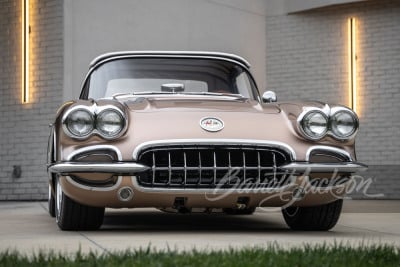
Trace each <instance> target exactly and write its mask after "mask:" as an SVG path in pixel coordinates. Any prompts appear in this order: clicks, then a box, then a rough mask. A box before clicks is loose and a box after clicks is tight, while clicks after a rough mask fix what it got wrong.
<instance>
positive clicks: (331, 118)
mask: <svg viewBox="0 0 400 267" xmlns="http://www.w3.org/2000/svg"><path fill="white" fill-rule="evenodd" d="M298 129H299V130H300V133H301V134H302V135H303V136H304V137H305V138H307V139H310V140H314V141H316V140H320V139H322V138H324V137H325V136H327V135H330V136H332V137H333V138H335V139H338V140H347V139H350V138H352V137H353V136H354V135H355V134H356V132H357V130H358V118H357V115H356V114H355V113H354V112H353V111H351V110H350V109H348V108H345V107H334V108H332V109H330V111H329V109H328V110H322V109H318V108H311V109H310V110H307V111H305V112H303V113H302V114H300V116H299V118H298Z"/></svg>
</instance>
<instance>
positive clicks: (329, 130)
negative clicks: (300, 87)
mask: <svg viewBox="0 0 400 267" xmlns="http://www.w3.org/2000/svg"><path fill="white" fill-rule="evenodd" d="M314 113H318V114H321V115H322V116H324V117H325V119H326V120H327V127H326V131H325V132H324V134H321V135H319V136H313V135H310V133H309V132H307V130H305V129H304V120H305V119H307V117H308V116H310V114H314ZM340 113H346V114H348V115H350V116H351V118H352V120H353V123H354V126H353V130H352V131H351V132H349V134H347V135H340V134H339V133H338V131H337V129H335V126H334V125H333V122H334V121H333V120H334V118H335V116H337V114H340ZM358 127H359V120H358V117H357V114H356V113H355V112H354V111H352V110H351V109H349V108H346V107H344V106H336V107H332V108H330V107H329V106H328V105H326V106H325V107H324V108H323V109H321V108H316V107H306V108H305V110H304V111H303V112H302V113H301V114H300V115H299V116H298V118H297V129H298V132H299V133H300V134H301V136H302V137H304V138H305V139H307V140H311V141H319V140H321V139H323V138H324V137H326V136H330V137H332V138H334V139H336V140H339V141H347V140H350V139H352V138H354V137H355V135H356V134H357V132H358Z"/></svg>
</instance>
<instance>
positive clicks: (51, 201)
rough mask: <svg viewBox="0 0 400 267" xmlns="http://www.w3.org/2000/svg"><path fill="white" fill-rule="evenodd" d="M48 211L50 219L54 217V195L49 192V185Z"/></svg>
mask: <svg viewBox="0 0 400 267" xmlns="http://www.w3.org/2000/svg"><path fill="white" fill-rule="evenodd" d="M47 202H48V209H49V214H50V216H51V217H53V218H54V217H56V200H55V199H54V195H53V193H52V190H51V186H50V184H49V198H48V201H47Z"/></svg>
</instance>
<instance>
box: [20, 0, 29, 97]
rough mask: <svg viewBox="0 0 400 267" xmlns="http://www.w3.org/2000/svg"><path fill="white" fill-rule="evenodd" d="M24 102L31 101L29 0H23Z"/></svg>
mask: <svg viewBox="0 0 400 267" xmlns="http://www.w3.org/2000/svg"><path fill="white" fill-rule="evenodd" d="M21 4H22V103H29V32H30V27H29V0H22V3H21Z"/></svg>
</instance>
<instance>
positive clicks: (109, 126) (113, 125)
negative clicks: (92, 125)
mask: <svg viewBox="0 0 400 267" xmlns="http://www.w3.org/2000/svg"><path fill="white" fill-rule="evenodd" d="M124 127H125V120H124V118H123V117H122V114H121V113H119V112H118V111H116V110H113V109H106V110H104V111H102V112H100V113H99V114H98V115H97V122H96V128H97V130H98V131H99V132H100V133H101V134H102V135H104V137H106V138H112V137H115V136H117V135H118V134H119V133H121V131H122V130H123V129H124Z"/></svg>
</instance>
